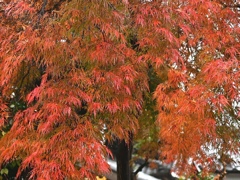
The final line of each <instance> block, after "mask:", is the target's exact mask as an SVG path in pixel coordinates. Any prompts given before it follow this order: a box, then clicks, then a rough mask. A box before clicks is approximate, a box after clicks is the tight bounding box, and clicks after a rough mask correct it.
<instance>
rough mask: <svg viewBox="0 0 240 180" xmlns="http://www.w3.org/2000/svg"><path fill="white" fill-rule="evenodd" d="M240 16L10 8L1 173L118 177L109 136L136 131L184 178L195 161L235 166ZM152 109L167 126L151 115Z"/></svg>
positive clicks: (5, 29) (61, 2)
mask: <svg viewBox="0 0 240 180" xmlns="http://www.w3.org/2000/svg"><path fill="white" fill-rule="evenodd" d="M239 13H240V4H239V2H238V1H236V0H225V1H222V0H150V1H147V0H146V1H145V0H91V1H86V0H34V1H32V0H12V1H9V0H2V1H0V32H1V34H0V125H1V128H2V132H4V133H2V134H3V136H2V137H1V139H0V145H1V146H0V164H1V165H2V166H4V165H5V164H6V163H8V162H11V161H14V160H20V161H21V163H20V168H19V170H18V174H17V175H18V176H19V175H20V174H21V173H22V172H23V171H24V170H25V169H26V168H30V170H31V174H30V177H29V178H32V179H64V177H68V178H70V179H79V178H80V179H81V178H84V177H89V178H93V176H94V174H95V173H104V172H107V171H108V165H107V163H106V161H105V156H106V155H107V154H108V153H109V151H108V150H107V148H106V147H105V145H104V144H103V143H102V142H103V137H104V138H105V139H107V140H109V141H111V140H114V138H116V137H117V138H119V139H124V140H125V141H126V142H128V141H129V138H130V137H129V136H130V135H129V132H131V133H133V134H135V135H136V134H137V133H139V132H145V135H146V136H148V135H150V134H151V133H152V132H154V133H153V135H154V136H155V138H154V139H155V140H156V141H157V142H159V143H158V147H157V148H159V152H160V156H161V157H162V158H163V159H165V160H166V161H167V162H171V161H173V160H178V163H179V165H181V167H184V168H185V173H188V172H187V166H188V163H187V160H188V159H189V157H191V158H193V160H197V159H202V160H203V161H205V160H206V162H209V163H211V162H213V161H209V159H211V158H212V159H214V158H215V157H218V158H219V157H220V159H221V161H222V162H226V163H227V162H230V161H231V158H230V156H229V155H230V154H237V153H239V147H240V144H239V126H240V124H239V123H240V121H239V116H240V113H239V108H240V107H239V98H240V94H239V92H240V89H239V88H240V86H239V81H240V73H239V57H240V56H239V54H240V52H239V51H240V50H239V49H240V43H239V41H240V24H239V18H240V17H239ZM149 92H150V94H149ZM152 96H153V98H154V99H155V100H154V101H155V102H150V105H149V101H150V100H149V99H150V98H151V97H152ZM13 101H17V102H21V103H22V104H24V105H23V106H21V108H16V104H13ZM11 105H14V108H13V106H11ZM143 106H144V107H145V106H147V107H150V106H151V108H153V111H154V116H155V115H156V116H157V118H156V119H155V118H154V117H153V118H152V119H151V118H150V117H149V116H148V115H146V114H145V116H144V117H145V118H140V116H141V114H144V110H145V109H144V108H142V107H143ZM146 111H148V109H147V108H146ZM139 119H140V120H139ZM6 127H9V130H8V131H6V130H5V129H6ZM150 128H151V129H152V128H153V129H154V130H153V131H151V129H150ZM104 129H107V131H106V132H104V135H103V130H104ZM143 134H144V133H143ZM136 137H138V136H137V135H136ZM212 149H214V153H211V154H209V150H212ZM207 160H208V161H207ZM208 165H209V164H206V167H204V168H205V169H206V170H210V169H209V168H210V166H208ZM188 169H189V173H191V170H190V169H191V167H189V168H188ZM179 170H181V169H179Z"/></svg>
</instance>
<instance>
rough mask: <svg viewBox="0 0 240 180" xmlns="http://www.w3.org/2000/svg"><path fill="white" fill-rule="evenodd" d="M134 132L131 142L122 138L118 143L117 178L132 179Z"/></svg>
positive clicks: (119, 179)
mask: <svg viewBox="0 0 240 180" xmlns="http://www.w3.org/2000/svg"><path fill="white" fill-rule="evenodd" d="M132 138H133V136H132V134H130V140H129V143H126V142H125V141H124V140H120V141H119V143H118V150H117V154H116V158H117V180H132V179H133V173H132V166H131V163H130V160H131V158H132V146H133V144H132Z"/></svg>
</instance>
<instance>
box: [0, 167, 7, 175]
mask: <svg viewBox="0 0 240 180" xmlns="http://www.w3.org/2000/svg"><path fill="white" fill-rule="evenodd" d="M0 174H8V169H7V168H3V169H1V171H0Z"/></svg>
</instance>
